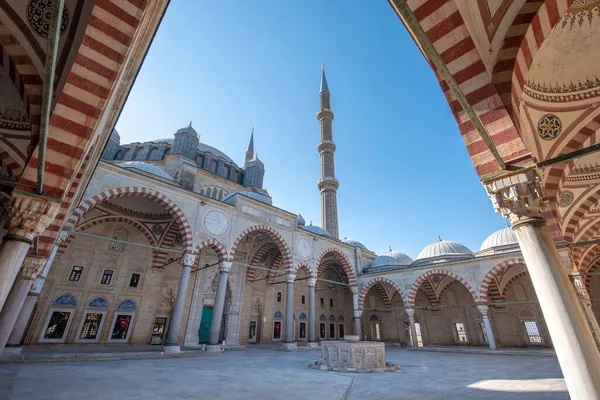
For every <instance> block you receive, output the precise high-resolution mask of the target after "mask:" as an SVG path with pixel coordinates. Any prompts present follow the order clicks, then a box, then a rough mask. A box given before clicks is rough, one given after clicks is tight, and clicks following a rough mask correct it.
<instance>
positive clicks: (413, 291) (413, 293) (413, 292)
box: [406, 269, 479, 308]
mask: <svg viewBox="0 0 600 400" xmlns="http://www.w3.org/2000/svg"><path fill="white" fill-rule="evenodd" d="M433 275H446V276H449V277H451V278H454V279H456V280H457V281H459V282H460V283H462V284H463V285H464V287H465V288H466V289H467V290H468V291H469V293H471V296H472V297H473V301H474V302H475V303H478V302H479V296H477V293H476V292H475V290H473V288H472V287H471V285H470V284H469V282H467V281H466V280H465V279H464V278H463V277H461V276H459V275H457V274H456V273H454V272H452V271H446V270H444V269H432V270H430V271H427V272H425V273H424V274H422V275H421V276H419V277H418V278H417V280H416V281H415V282H414V283H413V284H412V286H411V288H410V291H409V292H408V297H407V301H406V307H409V308H412V307H414V306H415V298H416V297H417V292H418V291H419V287H420V286H421V284H422V283H423V282H425V280H426V279H427V278H429V277H432V276H433Z"/></svg>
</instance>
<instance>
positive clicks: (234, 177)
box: [231, 171, 238, 182]
mask: <svg viewBox="0 0 600 400" xmlns="http://www.w3.org/2000/svg"><path fill="white" fill-rule="evenodd" d="M231 180H232V181H233V182H237V180H238V173H237V171H233V177H232V178H231Z"/></svg>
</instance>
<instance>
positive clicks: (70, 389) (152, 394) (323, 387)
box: [0, 347, 569, 400]
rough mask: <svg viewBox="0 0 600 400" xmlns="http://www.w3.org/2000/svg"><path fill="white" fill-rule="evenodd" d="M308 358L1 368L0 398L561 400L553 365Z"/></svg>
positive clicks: (265, 350)
mask: <svg viewBox="0 0 600 400" xmlns="http://www.w3.org/2000/svg"><path fill="white" fill-rule="evenodd" d="M319 356H320V353H319V352H315V351H306V352H294V353H286V352H282V351H278V350H275V349H274V348H273V347H252V348H248V349H244V350H240V351H231V352H226V353H224V354H222V355H216V356H199V357H190V358H169V359H148V360H120V361H96V362H57V363H32V364H0V398H1V399H27V400H34V399H35V400H38V399H78V400H79V399H86V400H94V399H147V400H151V399H165V398H168V399H211V400H215V399H279V398H285V399H307V398H308V399H377V398H381V399H383V398H386V399H465V398H469V399H568V398H569V396H568V394H567V389H566V385H565V383H564V380H563V377H562V373H561V372H560V368H559V365H558V361H557V359H556V358H555V357H548V356H535V355H532V356H529V355H528V356H522V355H519V356H514V355H513V356H511V355H506V356H505V355H489V354H456V353H438V352H425V351H411V350H407V349H401V348H388V349H387V359H388V361H391V362H393V363H397V364H399V365H400V366H401V369H400V371H398V372H394V373H383V374H343V373H336V372H323V371H316V370H312V369H310V368H308V364H309V363H311V362H314V361H315V360H316V359H317V358H319Z"/></svg>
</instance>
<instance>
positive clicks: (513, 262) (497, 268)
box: [479, 258, 526, 304]
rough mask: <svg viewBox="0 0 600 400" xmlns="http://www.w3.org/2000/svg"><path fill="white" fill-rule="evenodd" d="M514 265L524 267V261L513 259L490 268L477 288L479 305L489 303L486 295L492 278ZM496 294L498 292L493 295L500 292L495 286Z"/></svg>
mask: <svg viewBox="0 0 600 400" xmlns="http://www.w3.org/2000/svg"><path fill="white" fill-rule="evenodd" d="M514 265H526V264H525V260H523V259H522V258H513V259H510V260H506V261H503V262H501V263H500V264H498V265H496V266H495V267H494V268H492V269H491V270H490V271H489V272H488V273H487V274H486V275H485V277H484V278H483V281H482V282H481V287H480V288H479V299H480V301H481V303H484V304H485V303H487V302H488V301H489V298H488V294H489V292H490V291H489V289H490V285H491V284H492V281H493V280H494V277H495V276H496V275H498V274H499V273H500V272H502V271H505V270H507V269H509V268H510V267H512V266H514ZM496 292H498V293H495V295H498V294H500V290H499V289H498V286H497V285H496ZM495 298H496V297H494V299H495Z"/></svg>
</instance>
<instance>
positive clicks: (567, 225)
mask: <svg viewBox="0 0 600 400" xmlns="http://www.w3.org/2000/svg"><path fill="white" fill-rule="evenodd" d="M581 197H583V198H584V199H585V200H583V201H580V202H579V203H578V204H577V205H576V209H575V211H573V212H572V213H570V217H569V218H568V219H567V220H565V221H563V229H564V232H565V239H566V240H567V241H568V242H572V241H573V239H574V237H575V232H576V231H577V226H578V224H579V223H580V222H581V221H582V220H583V216H584V215H585V213H586V212H588V211H589V210H590V208H592V206H594V205H595V204H596V203H597V202H598V200H600V187H592V188H590V189H589V190H587V191H586V192H584V194H582V195H581ZM581 197H580V198H581Z"/></svg>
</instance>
